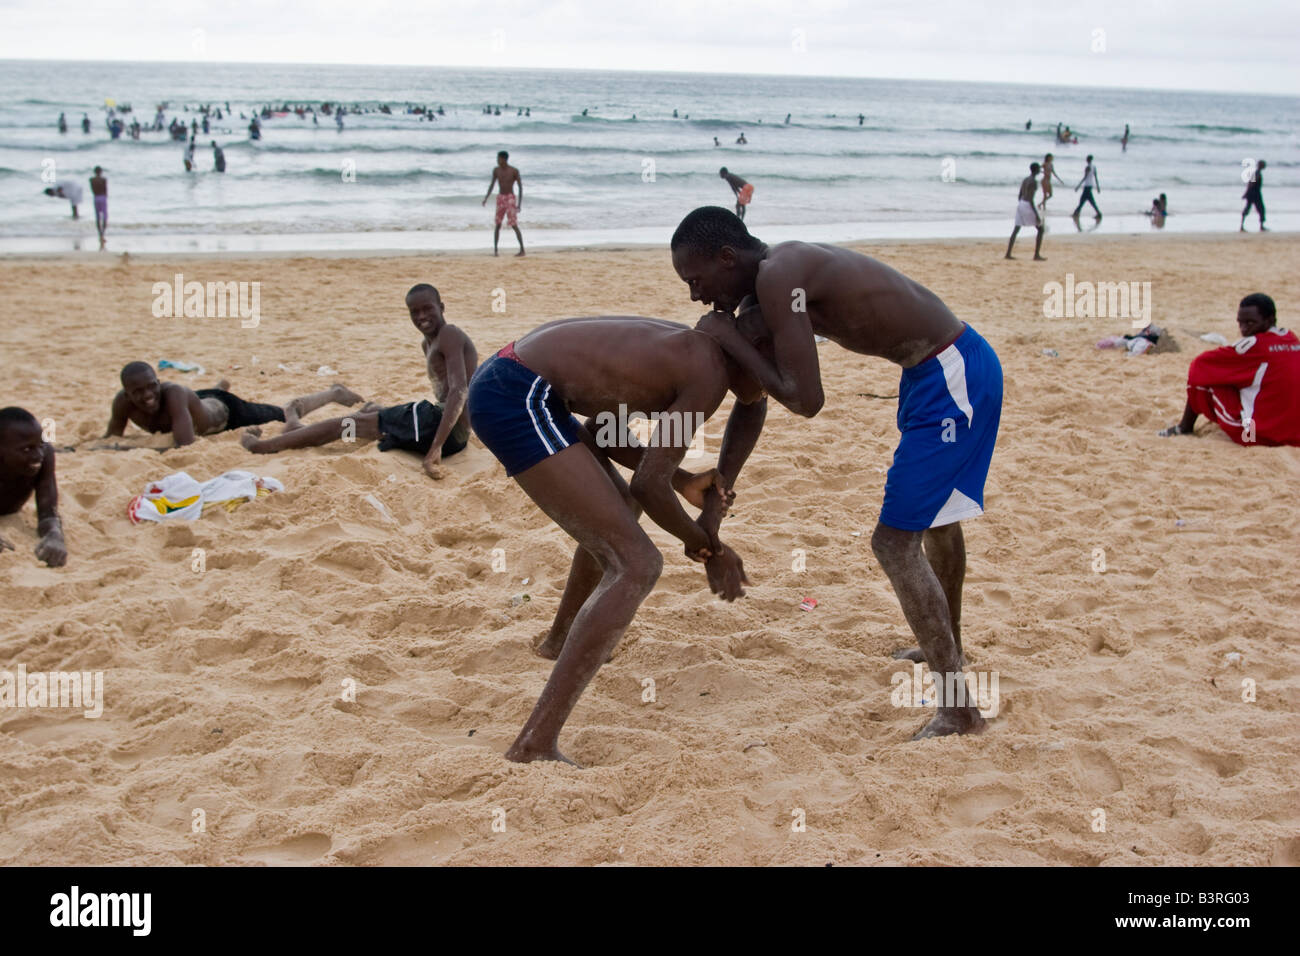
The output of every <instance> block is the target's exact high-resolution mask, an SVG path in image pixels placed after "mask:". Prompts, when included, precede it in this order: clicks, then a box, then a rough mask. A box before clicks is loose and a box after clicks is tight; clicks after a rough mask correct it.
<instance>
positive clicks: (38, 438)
mask: <svg viewBox="0 0 1300 956" xmlns="http://www.w3.org/2000/svg"><path fill="white" fill-rule="evenodd" d="M33 491H35V492H36V534H37V536H38V540H37V542H36V557H37V558H38V559H40V560H41V561H44V562H45V563H46V564H48V565H49V566H50V567H52V568H58V567H62V566H63V565H64V564H65V563H67V560H68V549H67V547H66V546H65V545H64V543H63V524H62V522H60V520H59V486H58V483H57V482H56V481H55V479H54V447H53V446H52V445H51V444H50V443H49V442H47V441H45V439H44V438H43V437H42V435H41V425H40V422H38V421H37V420H36V416H35V415H33V414H32V413H31V412H29V411H27V409H25V408H17V407H13V406H11V407H9V408H0V515H10V514H14V513H15V512H16V511H18V509H20V508H21V507H22V506H23V505H25V504H26V503H27V499H28V498H30V497H31V495H32V492H33ZM13 548H14V546H13V545H12V544H10V543H9V542H8V541H6V540H5V539H4V538H0V551H12V550H13Z"/></svg>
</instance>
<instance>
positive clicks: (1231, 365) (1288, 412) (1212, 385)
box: [1160, 292, 1300, 445]
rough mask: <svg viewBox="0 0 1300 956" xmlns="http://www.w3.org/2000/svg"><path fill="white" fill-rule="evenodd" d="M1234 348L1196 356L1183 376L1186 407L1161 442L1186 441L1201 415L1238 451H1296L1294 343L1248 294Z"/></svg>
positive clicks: (1299, 401) (1265, 304)
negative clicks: (1269, 448)
mask: <svg viewBox="0 0 1300 956" xmlns="http://www.w3.org/2000/svg"><path fill="white" fill-rule="evenodd" d="M1237 329H1238V330H1239V331H1240V332H1241V335H1242V338H1241V340H1240V341H1239V342H1237V343H1236V344H1235V345H1225V346H1223V347H1222V348H1217V349H1211V350H1210V351H1208V352H1202V353H1201V354H1200V355H1198V356H1196V358H1194V359H1192V365H1191V368H1189V369H1188V370H1187V407H1186V409H1184V411H1183V417H1182V420H1181V421H1179V422H1178V423H1177V424H1175V425H1170V426H1169V427H1168V428H1166V429H1165V430H1164V431H1162V432H1160V436H1161V437H1162V438H1168V437H1169V436H1171V435H1190V434H1192V432H1193V430H1194V429H1195V427H1196V418H1197V416H1199V415H1204V416H1205V417H1206V418H1208V419H1210V420H1211V421H1213V422H1214V423H1215V424H1216V425H1218V426H1219V427H1220V428H1222V429H1223V431H1224V434H1226V435H1227V436H1228V437H1229V438H1231V439H1232V440H1233V441H1235V442H1236V443H1237V444H1238V445H1300V339H1298V338H1296V334H1295V333H1294V332H1288V331H1287V330H1286V329H1279V328H1278V327H1277V307H1276V306H1275V305H1274V304H1273V300H1272V299H1271V298H1269V297H1268V296H1266V295H1264V293H1262V292H1252V293H1251V294H1250V295H1248V296H1246V298H1244V299H1242V300H1241V304H1240V305H1239V306H1238V307H1237Z"/></svg>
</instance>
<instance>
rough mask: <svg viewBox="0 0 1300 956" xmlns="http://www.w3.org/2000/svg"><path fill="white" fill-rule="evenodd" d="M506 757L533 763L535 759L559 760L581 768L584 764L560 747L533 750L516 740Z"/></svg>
mask: <svg viewBox="0 0 1300 956" xmlns="http://www.w3.org/2000/svg"><path fill="white" fill-rule="evenodd" d="M506 759H507V760H510V761H513V762H514V763H532V762H533V761H534V760H557V761H559V762H560V763H567V764H568V765H569V766H570V767H577V768H578V769H579V770H581V769H583V768H582V764H580V763H578V762H577V761H576V760H570V759H569V758H568V757H566V756H564V754H562V753H560V748H558V747H552V748H550V749H549V750H533V749H530V748H528V747H521V746H520V745H519V744H518V743H517V742H516V743H514V744H512V745H511V747H510V749H509V750H507V751H506Z"/></svg>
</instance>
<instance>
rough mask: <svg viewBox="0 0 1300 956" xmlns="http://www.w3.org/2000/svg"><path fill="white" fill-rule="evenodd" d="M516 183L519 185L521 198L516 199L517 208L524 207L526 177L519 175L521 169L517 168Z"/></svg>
mask: <svg viewBox="0 0 1300 956" xmlns="http://www.w3.org/2000/svg"><path fill="white" fill-rule="evenodd" d="M515 185H516V186H518V187H519V199H518V200H516V201H515V208H516V209H523V208H524V177H523V176H520V175H519V170H517V169H516V170H515Z"/></svg>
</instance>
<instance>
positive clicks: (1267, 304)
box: [1237, 292, 1277, 338]
mask: <svg viewBox="0 0 1300 956" xmlns="http://www.w3.org/2000/svg"><path fill="white" fill-rule="evenodd" d="M1275 325H1277V306H1276V305H1274V304H1273V300H1272V299H1270V298H1269V297H1268V296H1266V295H1265V294H1264V293H1262V292H1252V293H1251V294H1250V295H1248V296H1246V298H1244V299H1242V300H1241V304H1240V305H1238V306H1237V329H1238V330H1239V331H1240V332H1241V337H1242V338H1245V337H1246V336H1248V335H1259V334H1260V333H1261V332H1267V331H1268V330H1269V329H1271V328H1273V326H1275Z"/></svg>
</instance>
